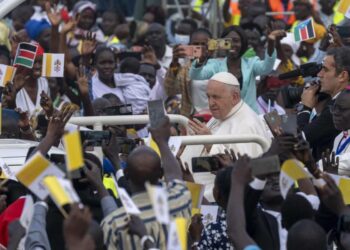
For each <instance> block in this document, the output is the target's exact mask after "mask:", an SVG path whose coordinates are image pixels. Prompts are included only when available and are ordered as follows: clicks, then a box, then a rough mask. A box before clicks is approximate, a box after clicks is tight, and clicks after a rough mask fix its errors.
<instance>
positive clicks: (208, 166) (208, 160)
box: [192, 156, 221, 173]
mask: <svg viewBox="0 0 350 250" xmlns="http://www.w3.org/2000/svg"><path fill="white" fill-rule="evenodd" d="M219 169H221V164H220V161H219V159H218V158H216V157H213V156H209V157H193V158H192V172H193V173H200V172H213V171H218V170H219Z"/></svg>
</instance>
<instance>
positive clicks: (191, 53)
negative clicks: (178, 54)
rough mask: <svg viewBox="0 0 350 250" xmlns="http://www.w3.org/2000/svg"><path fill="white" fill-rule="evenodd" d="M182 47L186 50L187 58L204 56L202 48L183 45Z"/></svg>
mask: <svg viewBox="0 0 350 250" xmlns="http://www.w3.org/2000/svg"><path fill="white" fill-rule="evenodd" d="M180 47H181V48H182V49H183V50H184V52H185V54H186V58H200V57H202V55H203V47H202V46H194V45H181V46H180Z"/></svg>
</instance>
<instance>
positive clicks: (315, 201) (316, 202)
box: [297, 192, 320, 211]
mask: <svg viewBox="0 0 350 250" xmlns="http://www.w3.org/2000/svg"><path fill="white" fill-rule="evenodd" d="M297 195H300V196H303V197H304V198H305V199H306V200H307V201H308V202H309V203H310V205H311V206H312V208H313V209H314V210H315V211H317V210H318V208H319V207H320V198H318V196H316V195H313V194H305V193H303V192H297Z"/></svg>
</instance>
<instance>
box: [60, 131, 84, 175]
mask: <svg viewBox="0 0 350 250" xmlns="http://www.w3.org/2000/svg"><path fill="white" fill-rule="evenodd" d="M63 144H64V147H65V149H66V165H67V170H68V171H69V172H71V171H74V170H77V169H79V168H81V167H83V166H84V157H83V149H82V145H81V139H80V132H79V130H75V131H73V132H71V133H67V134H65V135H64V136H63Z"/></svg>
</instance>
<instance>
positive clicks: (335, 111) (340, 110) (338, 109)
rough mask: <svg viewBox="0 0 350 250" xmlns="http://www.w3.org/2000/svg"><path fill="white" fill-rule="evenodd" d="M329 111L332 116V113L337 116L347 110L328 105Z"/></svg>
mask: <svg viewBox="0 0 350 250" xmlns="http://www.w3.org/2000/svg"><path fill="white" fill-rule="evenodd" d="M329 110H330V111H331V113H332V114H334V113H338V114H339V113H342V112H346V111H348V110H349V109H348V108H343V107H340V106H338V105H329Z"/></svg>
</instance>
